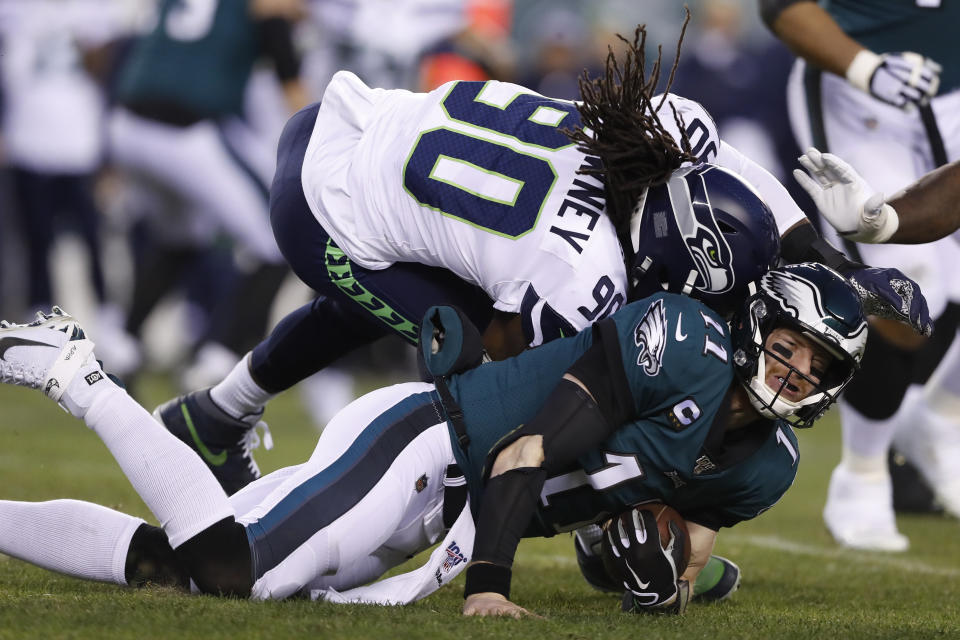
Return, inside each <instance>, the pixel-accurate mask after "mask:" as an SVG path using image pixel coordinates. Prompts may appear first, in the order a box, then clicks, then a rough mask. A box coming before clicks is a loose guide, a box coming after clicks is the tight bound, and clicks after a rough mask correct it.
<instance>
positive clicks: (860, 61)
mask: <svg viewBox="0 0 960 640" xmlns="http://www.w3.org/2000/svg"><path fill="white" fill-rule="evenodd" d="M759 4H760V15H761V17H762V18H763V20H764V22H765V23H766V24H767V26H768V27H769V28H770V30H771V31H773V33H774V34H775V35H776V36H777V37H778V38H779V39H780V40H781V41H782V42H783V43H784V44H786V45H787V47H789V48H790V50H791V51H793V52H794V53H795V54H797V55H798V56H800V57H801V58H803V59H804V60H806V61H807V62H809V63H810V64H812V65H814V66H816V67H819V68H820V69H823V70H825V71H830V72H832V73H835V74H836V75H838V76H840V77H842V78H845V79H846V80H847V82H849V83H850V84H851V85H852V86H854V87H856V88H857V89H860V90H861V91H863V92H865V93H869V94H870V95H872V96H873V97H874V98H877V99H878V100H882V101H883V102H886V103H888V104H892V105H894V106H897V107H901V108H906V107H907V106H908V105H910V104H913V103H920V102H923V101H924V100H926V99H928V98H929V97H930V96H933V95H936V93H937V89H938V88H939V86H940V70H941V69H940V65H939V64H937V63H936V62H934V61H932V60H930V59H929V58H925V57H923V56H922V55H920V54H918V53H913V52H910V51H900V52H890V53H879V54H878V53H875V52H873V51H870V50H869V49H867V48H865V47H864V46H863V45H861V44H860V43H859V42H857V41H856V40H854V39H853V38H851V37H850V36H848V35H847V34H846V33H844V32H843V30H842V29H841V28H840V26H839V25H838V24H837V23H836V22H835V21H834V19H833V18H832V17H831V16H830V14H829V13H827V12H826V10H824V9H823V8H822V7H821V6H820V5H818V4H817V3H816V2H814V1H813V0H760V3H759Z"/></svg>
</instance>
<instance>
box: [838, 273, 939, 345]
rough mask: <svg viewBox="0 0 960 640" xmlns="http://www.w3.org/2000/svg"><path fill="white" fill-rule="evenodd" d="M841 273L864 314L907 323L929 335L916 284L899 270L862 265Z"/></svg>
mask: <svg viewBox="0 0 960 640" xmlns="http://www.w3.org/2000/svg"><path fill="white" fill-rule="evenodd" d="M844 275H845V276H846V277H847V279H848V280H849V281H850V283H851V284H852V285H853V286H854V288H855V289H856V290H857V293H859V294H860V301H861V302H862V303H863V311H864V313H867V314H869V315H873V316H877V317H878V318H889V319H892V320H897V321H898V322H902V323H904V324H909V325H910V326H912V327H913V328H914V330H916V331H917V333H920V334H922V335H925V336H930V335H932V334H933V323H932V322H931V321H930V312H929V311H928V310H927V300H926V298H924V297H923V292H921V291H920V285H918V284H917V283H916V282H914V281H913V280H911V279H910V278H908V277H907V276H905V275H904V274H903V273H902V272H901V271H900V270H899V269H891V268H877V267H863V268H860V269H855V270H853V271H850V272H848V273H845V274H844Z"/></svg>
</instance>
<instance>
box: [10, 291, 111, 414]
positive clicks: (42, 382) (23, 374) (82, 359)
mask: <svg viewBox="0 0 960 640" xmlns="http://www.w3.org/2000/svg"><path fill="white" fill-rule="evenodd" d="M77 381H79V383H77ZM0 382H4V383H7V384H15V385H19V386H22V387H30V388H32V389H40V390H41V391H43V393H44V394H46V395H47V396H49V397H50V398H51V399H53V400H54V401H56V402H57V403H59V404H60V406H62V407H63V408H64V409H65V410H66V411H68V412H69V413H71V414H73V415H74V416H76V417H78V418H82V417H83V416H84V415H85V414H86V412H87V410H88V409H89V408H90V405H91V403H92V401H93V399H94V397H96V396H97V395H98V394H99V393H100V392H101V391H103V390H105V389H107V388H116V386H115V385H114V384H113V382H112V381H111V380H110V379H109V378H108V376H107V375H106V374H105V373H104V372H103V369H101V368H100V364H99V363H98V362H97V360H96V356H95V355H94V353H93V342H92V341H91V340H89V339H87V337H86V335H85V334H84V332H83V327H81V326H80V323H79V322H77V321H76V319H74V318H73V317H71V316H69V315H67V314H66V313H64V312H63V310H62V309H60V308H59V307H54V308H53V309H52V310H51V312H50V313H49V314H45V313H38V314H37V319H36V320H35V321H33V322H31V323H30V324H11V323H9V322H6V321H0Z"/></svg>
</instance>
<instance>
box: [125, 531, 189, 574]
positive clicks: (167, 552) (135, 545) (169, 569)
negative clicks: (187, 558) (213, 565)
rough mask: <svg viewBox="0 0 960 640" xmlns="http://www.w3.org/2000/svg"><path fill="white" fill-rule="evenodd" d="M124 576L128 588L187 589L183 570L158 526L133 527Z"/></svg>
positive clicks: (184, 568)
mask: <svg viewBox="0 0 960 640" xmlns="http://www.w3.org/2000/svg"><path fill="white" fill-rule="evenodd" d="M124 577H125V578H126V580H127V584H128V585H130V586H131V587H142V586H145V585H147V584H156V585H165V586H175V587H181V588H183V589H187V588H189V586H190V576H189V574H188V572H187V568H186V567H185V566H184V565H183V563H182V562H181V561H180V559H179V558H178V557H177V554H176V552H174V550H173V547H171V546H170V541H169V540H168V539H167V534H165V533H164V532H163V529H161V528H160V527H154V526H152V525H149V524H146V523H144V524H142V525H140V527H139V528H137V530H136V531H135V532H134V534H133V538H132V539H131V540H130V547H129V548H128V549H127V560H126V566H125V568H124Z"/></svg>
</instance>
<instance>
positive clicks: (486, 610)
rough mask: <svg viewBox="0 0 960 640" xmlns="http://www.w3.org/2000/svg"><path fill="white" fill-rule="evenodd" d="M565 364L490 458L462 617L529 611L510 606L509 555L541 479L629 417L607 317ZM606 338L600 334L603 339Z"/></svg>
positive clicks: (533, 504)
mask: <svg viewBox="0 0 960 640" xmlns="http://www.w3.org/2000/svg"><path fill="white" fill-rule="evenodd" d="M600 324H601V325H603V326H604V327H607V328H606V329H601V328H598V326H599V325H595V328H594V342H593V344H592V346H591V347H590V348H588V349H587V351H586V352H584V354H583V355H582V356H580V358H578V359H577V361H576V362H575V363H574V364H573V366H571V367H570V369H569V370H568V371H567V372H566V373H565V374H564V376H563V378H562V379H561V380H560V382H559V383H558V384H557V386H556V387H555V388H554V390H553V391H552V392H551V394H550V396H549V397H548V398H547V400H546V402H545V403H544V405H543V407H542V408H541V409H540V411H539V412H538V413H537V415H536V416H535V417H534V418H533V419H532V420H531V421H530V422H529V423H527V424H526V425H522V426H521V427H519V428H518V429H517V430H516V431H515V432H514V433H513V434H511V436H510V437H509V438H508V442H507V443H506V444H505V446H503V448H502V449H500V451H499V452H497V453H496V455H495V457H494V459H493V464H492V465H491V471H490V476H489V479H488V480H487V484H486V487H485V489H484V492H483V501H482V503H481V504H480V510H479V513H478V514H477V532H476V539H475V541H474V547H473V560H472V562H471V563H470V565H469V566H468V567H467V579H466V585H465V588H464V596H465V598H466V599H465V601H464V605H463V613H464V615H510V616H514V617H520V616H522V615H525V614H526V613H528V612H527V611H526V610H525V609H523V608H522V607H520V606H518V605H516V604H514V603H512V602H510V600H509V598H510V582H511V579H512V573H511V570H512V566H513V558H514V555H515V554H516V550H517V545H518V544H519V543H520V538H521V537H522V536H523V533H524V531H525V530H526V529H527V526H528V525H529V523H530V519H531V518H532V516H533V513H534V511H535V509H536V507H537V501H538V500H539V498H540V493H541V491H542V489H543V483H544V481H545V480H546V478H547V476H548V474H549V473H550V472H551V471H553V472H557V471H560V470H562V469H564V468H566V467H567V466H568V465H570V464H571V463H572V462H574V461H575V460H576V459H577V458H578V457H579V456H580V455H582V454H583V453H584V452H586V451H589V450H590V449H591V448H593V447H596V446H597V445H599V444H600V443H601V442H603V441H604V440H606V439H607V438H608V437H609V436H610V435H611V434H612V433H613V432H614V431H615V430H616V427H617V426H618V425H620V424H622V423H623V422H625V421H626V420H627V418H628V417H629V416H630V415H631V414H632V411H633V408H632V396H631V395H630V389H629V384H628V382H627V379H626V374H625V373H624V372H623V364H622V361H621V358H620V351H619V344H618V340H617V337H616V336H617V334H616V329H615V328H614V327H613V324H612V320H609V319H608V320H605V321H603V322H602V323H600ZM604 336H605V337H604Z"/></svg>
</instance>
